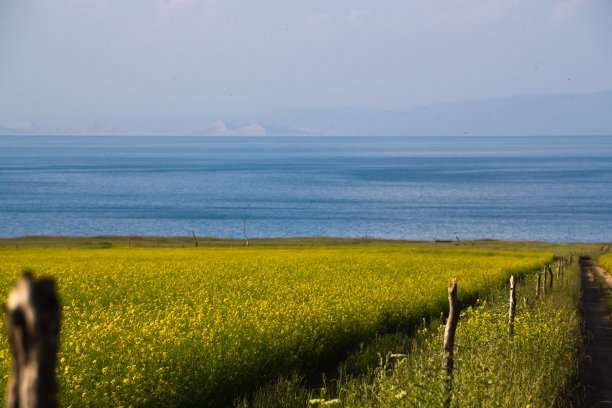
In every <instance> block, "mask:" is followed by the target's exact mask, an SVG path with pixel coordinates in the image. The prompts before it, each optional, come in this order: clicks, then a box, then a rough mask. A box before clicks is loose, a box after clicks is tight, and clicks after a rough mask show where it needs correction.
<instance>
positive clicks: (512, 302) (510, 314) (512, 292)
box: [508, 275, 516, 334]
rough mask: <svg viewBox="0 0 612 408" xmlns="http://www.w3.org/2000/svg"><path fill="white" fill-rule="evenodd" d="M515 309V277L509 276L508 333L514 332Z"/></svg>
mask: <svg viewBox="0 0 612 408" xmlns="http://www.w3.org/2000/svg"><path fill="white" fill-rule="evenodd" d="M515 310H516V291H515V277H514V275H511V276H510V310H509V311H508V333H509V334H512V333H513V332H514V311H515Z"/></svg>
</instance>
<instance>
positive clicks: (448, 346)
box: [444, 278, 461, 407]
mask: <svg viewBox="0 0 612 408" xmlns="http://www.w3.org/2000/svg"><path fill="white" fill-rule="evenodd" d="M448 307H449V310H448V319H447V320H446V327H445V328H444V357H445V358H446V361H445V364H446V392H447V397H446V401H445V402H444V406H445V407H448V406H450V401H451V391H452V386H453V385H452V383H453V365H454V360H453V348H454V346H455V330H456V329H457V323H458V322H459V312H460V308H461V306H460V304H459V300H458V299H457V278H453V281H452V282H451V284H450V286H449V287H448Z"/></svg>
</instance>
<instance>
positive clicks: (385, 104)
mask: <svg viewBox="0 0 612 408" xmlns="http://www.w3.org/2000/svg"><path fill="white" fill-rule="evenodd" d="M610 21H612V1H609V0H569V1H555V0H537V1H534V0H462V1H456V0H436V1H432V0H422V1H421V0H419V1H416V0H401V1H400V0H370V1H364V0H350V1H349V0H343V1H340V0H282V1H281V0H258V1H254V0H0V124H2V123H3V124H4V125H5V126H7V125H8V126H13V127H16V128H18V127H20V126H27V124H28V123H30V122H32V121H39V122H41V121H42V122H44V121H45V120H52V119H54V118H55V119H56V118H62V119H63V120H68V121H70V120H71V119H75V120H76V118H81V119H82V118H88V117H92V118H93V117H101V116H105V117H140V118H147V117H153V116H180V115H208V116H210V115H221V114H226V113H232V112H234V113H235V112H258V111H273V110H278V109H288V108H338V107H350V108H376V109H385V110H393V111H402V110H407V109H411V108H414V107H419V106H424V105H428V104H432V103H438V102H446V101H454V100H476V99H482V98H490V97H503V96H508V95H515V94H524V93H536V94H550V93H574V92H580V93H586V92H597V91H605V90H611V89H612V24H610Z"/></svg>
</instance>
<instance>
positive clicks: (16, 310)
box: [5, 273, 60, 408]
mask: <svg viewBox="0 0 612 408" xmlns="http://www.w3.org/2000/svg"><path fill="white" fill-rule="evenodd" d="M5 314H6V328H7V332H8V338H9V342H10V345H11V353H12V356H13V361H12V364H11V374H10V379H9V382H8V387H7V394H6V406H7V408H42V407H57V385H56V382H55V364H56V360H57V350H58V345H59V344H58V337H59V330H60V309H59V302H58V299H57V296H56V294H55V283H54V282H53V280H51V279H40V280H38V281H34V280H33V279H32V276H31V275H30V274H29V273H26V274H24V275H23V276H22V277H21V278H20V279H19V280H18V281H17V283H16V284H15V286H14V287H13V289H12V290H11V293H10V294H9V298H8V303H7V305H6V306H5Z"/></svg>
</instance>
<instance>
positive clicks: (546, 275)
mask: <svg viewBox="0 0 612 408" xmlns="http://www.w3.org/2000/svg"><path fill="white" fill-rule="evenodd" d="M547 282H548V266H545V267H544V284H543V285H542V295H544V296H546V283H547Z"/></svg>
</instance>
